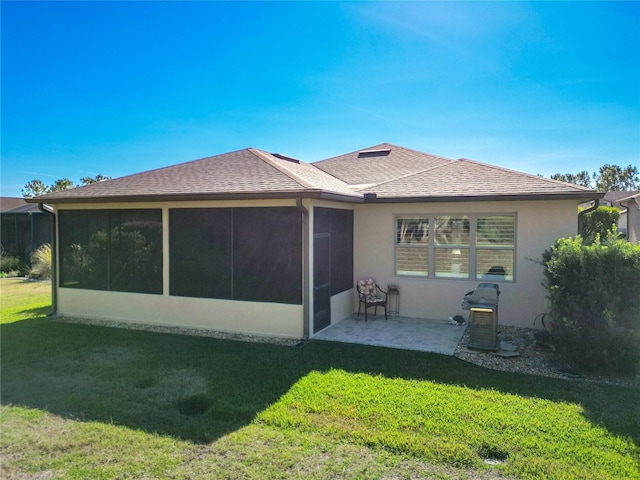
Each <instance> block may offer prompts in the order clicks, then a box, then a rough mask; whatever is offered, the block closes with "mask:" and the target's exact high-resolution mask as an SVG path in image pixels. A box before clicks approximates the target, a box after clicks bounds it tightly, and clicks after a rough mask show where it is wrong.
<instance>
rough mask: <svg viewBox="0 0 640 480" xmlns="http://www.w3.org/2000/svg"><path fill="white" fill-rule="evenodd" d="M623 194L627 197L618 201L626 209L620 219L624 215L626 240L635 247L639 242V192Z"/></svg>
mask: <svg viewBox="0 0 640 480" xmlns="http://www.w3.org/2000/svg"><path fill="white" fill-rule="evenodd" d="M625 193H626V194H627V196H625V197H624V198H621V199H620V200H618V203H619V204H620V205H621V206H622V207H624V208H626V210H624V211H623V212H622V213H621V214H620V217H621V218H623V215H624V221H625V229H626V235H627V240H629V241H630V242H631V243H633V244H636V245H637V244H638V242H640V191H635V192H625Z"/></svg>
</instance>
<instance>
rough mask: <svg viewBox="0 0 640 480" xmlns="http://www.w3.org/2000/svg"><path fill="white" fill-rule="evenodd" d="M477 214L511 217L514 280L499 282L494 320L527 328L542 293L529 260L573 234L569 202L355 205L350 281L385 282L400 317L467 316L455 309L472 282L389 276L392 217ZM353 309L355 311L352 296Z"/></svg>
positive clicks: (538, 272) (538, 270)
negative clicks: (394, 288) (396, 296)
mask: <svg viewBox="0 0 640 480" xmlns="http://www.w3.org/2000/svg"><path fill="white" fill-rule="evenodd" d="M480 213H515V214H516V218H517V224H516V265H515V269H516V280H515V281H514V282H501V283H500V290H501V292H502V293H501V296H500V303H499V322H500V323H501V324H505V325H518V326H524V327H531V326H533V322H534V319H535V317H536V315H538V314H540V313H543V312H546V311H547V303H546V300H545V295H546V291H545V289H544V288H543V287H542V286H541V282H542V267H541V266H540V265H538V264H537V263H535V262H533V261H531V260H530V259H536V258H538V259H539V258H540V257H541V254H542V253H543V252H544V250H546V249H547V248H549V247H550V246H551V245H552V244H553V242H554V241H555V240H556V239H558V238H560V237H566V236H573V235H575V234H576V232H577V224H578V220H577V202H575V201H539V202H532V201H521V202H510V201H503V202H455V203H411V204H364V205H356V206H355V216H354V217H355V220H354V223H355V225H354V230H355V241H354V245H355V252H354V264H355V265H354V269H355V278H356V279H359V278H366V277H373V278H375V279H376V281H377V282H378V283H379V284H380V285H381V286H382V287H383V288H384V287H386V286H387V285H388V284H389V283H395V284H397V285H398V286H399V287H400V314H401V315H402V316H408V317H416V318H432V319H447V318H448V317H449V316H451V315H456V314H461V315H463V316H464V317H465V318H467V316H468V312H467V311H464V310H461V309H460V303H461V300H462V297H463V296H464V294H465V293H466V292H468V291H470V290H473V289H474V288H475V286H476V285H477V284H478V283H479V282H478V281H476V280H445V279H420V278H409V277H396V276H395V267H394V235H395V233H394V216H395V215H399V214H405V215H411V214H467V215H469V214H480ZM354 309H357V300H356V299H355V298H354ZM538 326H539V325H538Z"/></svg>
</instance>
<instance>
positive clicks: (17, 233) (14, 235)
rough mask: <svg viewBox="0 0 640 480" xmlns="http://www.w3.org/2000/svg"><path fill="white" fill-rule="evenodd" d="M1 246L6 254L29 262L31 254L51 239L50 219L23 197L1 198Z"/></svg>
mask: <svg viewBox="0 0 640 480" xmlns="http://www.w3.org/2000/svg"><path fill="white" fill-rule="evenodd" d="M0 222H1V223H0V245H2V251H3V254H5V255H9V256H12V257H20V258H21V259H22V260H24V261H25V262H27V263H29V260H30V257H31V253H33V252H34V251H35V250H37V249H38V247H40V245H42V244H43V243H50V242H51V218H50V216H49V215H46V214H44V213H42V212H41V211H40V209H39V208H38V205H33V204H29V203H27V202H26V201H25V200H24V198H16V197H1V198H0Z"/></svg>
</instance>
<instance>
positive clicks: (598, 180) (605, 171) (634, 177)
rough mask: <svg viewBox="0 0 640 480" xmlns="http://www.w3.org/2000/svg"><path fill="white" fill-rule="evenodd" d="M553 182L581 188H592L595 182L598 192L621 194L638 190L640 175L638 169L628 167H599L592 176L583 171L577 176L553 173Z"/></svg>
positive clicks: (606, 165)
mask: <svg viewBox="0 0 640 480" xmlns="http://www.w3.org/2000/svg"><path fill="white" fill-rule="evenodd" d="M551 178H552V179H553V180H558V181H560V182H567V183H573V184H575V185H582V186H583V187H588V188H594V187H593V184H592V182H591V180H592V179H593V181H594V182H595V189H596V190H598V191H600V192H623V191H628V190H640V173H639V172H638V167H634V166H633V165H628V166H626V167H625V168H621V167H619V166H618V165H609V164H608V163H607V164H605V165H603V166H601V167H600V169H599V170H598V171H597V172H596V173H594V174H593V175H591V176H590V175H589V172H587V171H586V170H583V171H581V172H578V173H577V174H573V173H555V174H553V175H551Z"/></svg>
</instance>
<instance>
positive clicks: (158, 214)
mask: <svg viewBox="0 0 640 480" xmlns="http://www.w3.org/2000/svg"><path fill="white" fill-rule="evenodd" d="M59 229H60V286H61V287H66V288H83V289H90V290H110V291H119V292H133V293H156V294H161V293H162V210H160V209H133V210H62V211H61V212H60V214H59Z"/></svg>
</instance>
